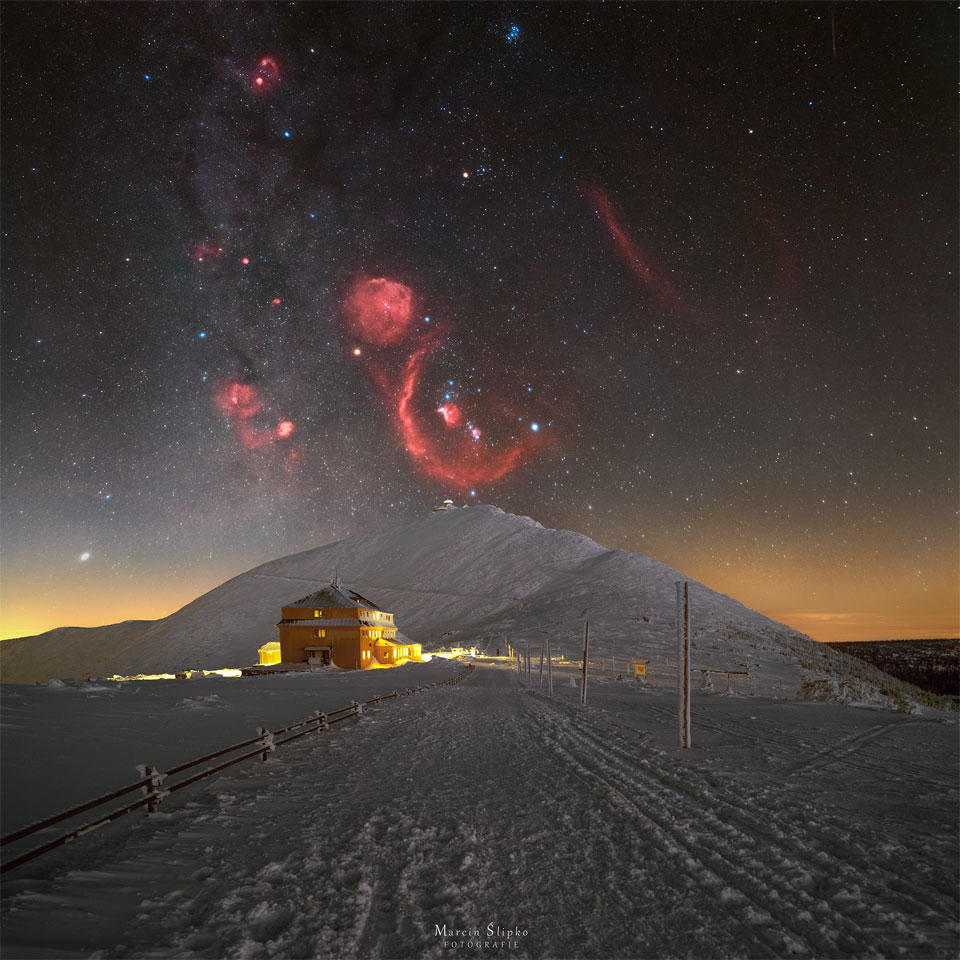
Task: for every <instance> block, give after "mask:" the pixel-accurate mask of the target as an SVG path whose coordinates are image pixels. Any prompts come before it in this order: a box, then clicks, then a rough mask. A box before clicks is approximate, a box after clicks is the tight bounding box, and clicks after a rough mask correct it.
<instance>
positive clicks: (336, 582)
mask: <svg viewBox="0 0 960 960" xmlns="http://www.w3.org/2000/svg"><path fill="white" fill-rule="evenodd" d="M333 585H334V586H335V587H336V588H337V589H338V590H339V589H340V567H339V566H338V567H337V569H336V572H335V573H334V575H333Z"/></svg>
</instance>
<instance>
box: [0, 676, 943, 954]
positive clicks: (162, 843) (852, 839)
mask: <svg viewBox="0 0 960 960" xmlns="http://www.w3.org/2000/svg"><path fill="white" fill-rule="evenodd" d="M557 693H558V699H557V700H555V701H550V700H548V699H547V698H546V697H544V696H542V695H541V694H539V693H538V692H536V691H533V690H527V689H525V688H524V687H523V686H521V685H520V684H518V682H517V679H516V675H515V674H512V673H510V672H508V671H507V670H505V669H498V668H492V667H486V668H480V669H478V670H477V671H475V673H474V674H473V676H472V677H470V678H469V679H468V680H467V681H465V682H464V683H462V684H460V685H459V686H455V687H442V688H439V689H436V690H433V691H429V692H427V693H424V694H420V695H417V696H413V697H409V698H405V699H402V700H399V701H394V702H391V703H387V704H384V705H382V706H380V707H378V708H377V709H375V710H371V711H370V712H368V713H367V714H366V715H365V716H364V717H363V718H361V719H360V720H359V721H358V722H356V723H354V722H349V723H345V724H342V725H340V727H338V728H337V729H336V730H334V731H331V732H330V733H328V734H324V735H322V736H320V737H316V738H306V739H305V740H303V741H299V742H298V744H297V745H296V746H291V747H285V748H283V749H281V750H280V751H278V752H277V753H276V754H275V755H274V756H273V757H272V758H271V760H270V761H269V762H268V763H267V764H259V763H251V764H248V765H244V766H241V767H238V768H234V771H231V773H230V774H229V775H223V776H221V777H220V778H219V779H217V780H215V781H210V782H209V784H210V785H209V786H204V787H203V788H199V789H197V790H196V791H194V792H191V791H186V792H185V793H182V794H179V795H178V799H177V800H172V799H171V801H169V802H168V804H167V805H166V806H165V807H162V808H161V812H160V813H159V814H156V815H153V816H150V817H136V818H130V819H129V820H128V821H127V824H126V826H125V827H123V828H111V830H110V831H104V832H103V833H102V834H93V835H91V836H89V837H84V838H82V839H81V840H80V841H77V843H76V844H75V845H73V846H72V848H71V849H70V850H68V851H65V852H64V853H62V854H60V855H58V856H60V858H61V859H60V861H59V864H60V865H59V868H58V871H57V875H55V874H54V873H53V872H52V871H49V870H46V868H44V867H40V866H37V867H35V868H31V867H29V866H28V867H25V868H22V872H15V874H14V876H13V879H11V880H10V881H8V882H7V884H6V898H5V904H4V911H5V913H4V955H5V956H8V957H18V958H30V957H41V956H42V957H51V956H56V957H80V956H90V955H91V954H94V953H96V955H97V956H102V957H123V956H134V957H284V958H285V957H290V958H294V957H472V956H502V955H508V956H516V957H706V958H709V957H733V956H737V957H786V956H798V957H803V956H806V957H898V956H900V957H909V958H913V957H952V956H954V955H955V954H956V950H957V914H958V910H957V886H956V884H957V856H956V846H957V845H956V834H957V828H956V809H957V808H956V802H957V797H956V770H955V768H951V767H950V766H949V764H945V763H944V759H948V760H949V762H950V764H955V754H956V751H955V750H953V751H951V750H950V748H949V744H950V743H951V742H953V741H955V739H956V727H955V726H953V725H949V724H943V723H938V722H934V721H931V720H924V719H918V718H909V717H898V716H896V715H893V714H889V713H880V712H876V711H859V712H858V711H856V710H851V708H842V707H834V706H832V705H820V704H789V705H780V706H777V705H773V706H771V707H769V710H770V717H775V716H781V717H782V716H784V714H783V711H784V709H786V710H794V711H795V714H796V715H795V716H793V715H788V716H787V719H786V720H785V721H784V722H783V723H782V726H781V727H777V726H776V725H775V724H774V723H773V722H770V723H767V724H766V725H765V727H764V733H763V735H762V736H761V734H760V726H759V724H760V723H761V722H763V718H762V717H761V714H760V712H759V711H761V710H762V709H763V707H764V704H763V703H762V702H760V701H756V702H754V701H746V700H736V699H727V698H723V697H710V698H703V699H702V701H698V703H697V704H696V705H695V724H694V729H695V735H697V736H698V737H699V739H698V741H696V742H695V745H698V744H699V745H700V746H699V750H692V751H688V752H686V753H685V754H681V752H680V751H678V750H676V749H673V748H672V747H671V746H670V741H671V736H672V734H673V723H674V720H673V712H672V709H671V700H670V698H669V697H667V696H665V695H662V694H657V693H655V692H653V691H651V690H647V691H643V690H642V689H641V688H640V687H639V686H637V685H634V684H613V683H610V684H606V685H604V684H598V685H597V686H596V687H595V688H592V689H591V691H590V694H591V697H590V700H591V702H590V703H588V705H587V707H586V708H582V707H580V706H579V704H577V703H576V702H575V698H576V695H577V693H578V692H577V691H576V689H575V688H574V687H572V686H571V685H570V684H569V681H568V680H566V679H564V680H563V681H560V679H559V678H558V684H557ZM770 703H772V702H770ZM844 710H846V711H847V713H846V714H845V715H844V717H845V718H847V717H849V718H850V719H844V721H843V722H844V723H845V724H847V726H846V727H845V728H844V729H843V731H842V733H839V732H838V727H837V723H838V722H839V721H837V719H836V717H839V716H841V714H839V713H836V712H837V711H844ZM951 738H952V740H951ZM718 758H725V759H718ZM938 758H939V759H938ZM898 761H902V764H904V765H905V766H900V765H898ZM897 770H899V771H900V773H899V774H898V773H896V772H892V771H897ZM898 776H899V778H900V779H899V780H898V779H897V778H898ZM901 789H902V790H904V791H910V795H909V796H906V797H904V798H903V800H904V801H905V803H904V804H903V805H898V803H897V802H896V796H894V795H893V794H898V793H899V792H900V790H901ZM884 790H888V791H892V794H891V796H890V797H889V802H887V800H886V799H885V797H884V796H882V793H883V791H884ZM179 798H185V799H179ZM877 804H879V805H880V806H881V807H882V811H881V812H880V813H877V810H876V805H877ZM867 808H869V809H870V810H871V811H872V812H870V813H869V814H868V812H867ZM906 811H913V819H910V816H911V815H910V814H909V813H907V812H906ZM907 820H909V822H906V821H907ZM52 909H55V910H56V913H57V916H58V918H59V923H58V925H57V926H56V927H52V926H51V925H50V924H49V923H44V922H43V917H45V916H47V917H49V916H50V915H51V910H52ZM444 925H445V931H446V935H445V931H444ZM438 928H439V929H438ZM454 931H461V932H460V933H455V932H454ZM475 931H479V935H478V934H477V933H475ZM491 931H492V932H491ZM509 931H517V932H516V933H513V934H510V933H509ZM478 941H479V943H480V946H479V947H478V946H477V942H478Z"/></svg>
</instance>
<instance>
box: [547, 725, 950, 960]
mask: <svg viewBox="0 0 960 960" xmlns="http://www.w3.org/2000/svg"><path fill="white" fill-rule="evenodd" d="M544 714H545V716H546V717H547V718H549V719H548V721H547V722H548V723H549V724H550V725H551V726H552V731H551V735H550V736H546V737H545V739H544V743H545V745H546V746H547V747H548V749H552V750H553V751H554V752H555V753H557V754H558V755H559V756H560V757H561V760H562V761H563V762H565V763H568V764H570V765H571V766H572V767H574V768H575V769H578V770H579V771H580V772H581V774H582V776H583V777H584V779H585V780H586V782H588V783H590V782H591V781H593V780H599V781H601V782H603V783H606V784H607V785H609V788H610V792H611V796H613V797H615V798H617V800H618V801H619V803H620V805H621V806H623V807H624V808H625V809H627V810H631V809H632V810H633V811H634V812H635V813H636V815H637V816H638V817H639V818H640V819H641V820H642V821H643V820H645V821H647V822H649V823H651V824H652V825H653V826H654V827H655V828H656V829H658V830H659V831H661V832H662V834H663V836H664V837H665V839H666V843H667V845H668V846H667V850H668V852H669V853H671V854H673V855H674V857H675V858H677V859H680V858H684V859H685V865H686V866H687V867H689V868H691V869H694V870H696V869H697V864H698V860H702V861H703V864H704V865H705V867H706V869H707V871H708V874H707V876H706V877H705V878H704V879H705V881H706V883H707V885H708V886H715V885H716V884H715V883H714V881H713V878H712V877H710V875H709V874H710V873H711V872H712V873H713V874H714V876H715V877H716V878H718V879H719V880H721V881H723V882H725V883H726V884H727V886H728V888H730V889H733V890H734V891H735V892H739V893H741V894H743V895H744V896H745V897H747V898H749V899H750V900H751V901H752V902H753V904H754V906H753V908H752V909H753V910H754V911H759V914H757V913H755V914H754V920H758V919H759V920H763V919H765V918H764V917H763V914H764V913H768V914H769V915H770V916H771V917H772V918H773V919H774V920H776V921H777V922H778V923H780V924H781V925H782V927H783V929H784V930H785V931H786V932H785V933H784V935H783V940H782V942H780V943H770V942H764V941H761V942H760V943H759V944H758V946H759V947H761V948H766V949H768V950H769V949H771V948H772V949H773V950H774V952H776V953H791V952H795V951H797V950H798V949H800V950H810V951H811V952H812V953H813V954H814V955H817V956H843V955H847V954H849V953H850V952H852V951H853V952H856V951H858V950H859V955H874V956H880V955H882V951H880V950H879V949H878V948H877V947H876V946H874V947H871V948H870V950H871V951H872V953H871V954H865V953H864V952H863V950H864V947H863V946H862V940H863V932H864V929H870V930H871V931H878V930H885V931H886V932H887V933H889V934H894V933H896V934H897V935H898V936H897V939H900V940H901V941H903V940H907V941H908V942H907V944H906V945H905V946H906V948H907V949H910V950H916V949H919V950H920V951H921V952H922V951H923V950H929V943H928V942H927V938H926V937H925V936H924V935H923V933H921V935H920V937H919V938H917V937H914V938H913V939H912V940H911V939H910V936H909V933H908V928H907V923H908V922H910V921H914V922H913V923H912V926H914V927H916V923H915V919H916V918H917V917H918V916H919V917H921V918H926V919H927V920H929V921H931V922H930V923H928V924H927V923H925V924H922V926H924V927H927V928H928V929H927V930H926V931H925V932H926V933H927V934H929V935H933V936H937V934H938V933H939V935H940V939H943V921H944V911H943V907H944V904H943V903H939V904H937V905H933V904H931V903H929V902H928V901H927V900H925V899H921V898H919V897H912V896H910V894H909V893H908V892H907V891H904V890H898V891H896V892H895V895H893V896H892V893H893V891H891V890H890V889H888V888H886V887H879V888H878V887H877V885H876V884H872V883H869V887H871V888H872V889H868V888H867V887H868V882H869V871H870V870H871V869H873V870H875V868H876V864H875V861H873V860H871V861H868V860H867V858H866V856H865V853H866V850H865V849H864V848H863V847H862V846H861V847H860V850H859V851H858V850H857V844H856V843H851V842H849V841H844V842H840V843H838V844H837V846H838V849H840V850H842V851H843V852H844V854H845V855H848V856H849V855H851V854H852V855H854V856H857V855H858V853H859V856H860V857H862V859H863V863H862V867H858V866H857V865H855V864H854V865H851V864H849V863H847V862H846V861H845V860H841V859H839V858H838V857H834V856H831V855H830V853H829V851H828V850H827V849H826V848H821V849H819V850H818V849H812V848H811V844H810V842H809V841H810V840H811V839H812V838H811V837H810V836H809V835H805V836H804V838H803V840H801V839H800V837H799V836H796V834H797V823H796V822H794V821H791V820H787V821H784V819H783V818H782V816H778V815H776V814H775V813H774V812H773V811H771V810H769V809H766V810H763V809H761V810H758V811H757V813H758V814H762V816H763V820H760V819H758V818H757V817H755V816H753V815H752V811H750V810H749V807H747V806H745V805H744V804H743V798H734V799H731V798H726V797H723V796H722V795H721V794H719V793H718V785H717V784H716V783H707V782H705V781H703V780H701V782H699V783H697V782H692V781H693V778H697V779H700V778H699V775H698V774H697V773H695V772H693V771H689V772H688V771H684V777H683V778H680V777H678V776H677V775H675V774H674V775H670V774H668V773H667V772H666V769H665V765H666V764H669V762H670V761H669V758H667V757H666V756H663V755H661V757H660V758H659V760H658V763H659V764H660V765H659V766H657V765H655V764H654V763H653V762H647V761H644V760H641V761H639V762H638V760H637V758H636V756H635V752H631V753H627V752H626V751H624V750H620V749H618V748H615V747H611V745H610V743H609V738H607V739H601V735H599V734H597V733H596V732H594V731H591V730H590V729H589V727H588V726H587V724H586V723H583V724H578V725H575V724H574V723H573V721H572V720H571V719H570V718H568V717H565V716H563V715H562V714H560V711H557V710H555V711H549V709H548V710H547V711H544ZM551 714H552V715H551ZM691 801H693V804H694V805H691ZM738 801H739V802H738ZM748 802H749V803H750V804H751V805H752V804H753V802H754V798H753V797H751V798H749V801H748ZM715 806H720V807H721V808H722V809H723V812H724V814H725V816H724V817H723V818H720V817H719V816H717V814H716V811H715ZM833 842H834V843H836V842H837V840H836V838H834V841H833ZM813 846H814V847H815V846H816V844H815V842H814V844H813ZM752 850H753V851H755V852H751V851H752ZM871 852H872V853H875V851H871ZM811 856H813V858H814V860H815V868H816V873H817V875H818V877H820V878H823V880H826V881H827V882H826V884H825V885H824V884H823V882H822V881H821V882H820V883H819V887H820V888H822V889H818V886H817V885H814V886H813V887H812V889H811V890H810V891H808V890H806V889H804V887H805V886H811V883H812V880H813V878H811V877H810V876H809V875H805V871H804V869H803V867H802V866H801V865H802V864H806V863H808V862H809V860H810V858H811ZM744 857H748V858H749V859H747V860H746V862H745V863H744V864H743V865H742V866H741V864H739V863H738V862H737V860H739V859H743V858H744ZM761 857H762V859H761ZM771 859H772V861H773V862H772V864H771V863H770V861H771ZM874 898H876V902H871V901H874ZM882 905H885V906H882ZM936 907H939V909H936ZM891 908H894V909H896V910H897V912H898V913H899V914H900V916H899V917H897V916H892V915H891V913H890V910H891ZM748 909H751V908H748ZM852 918H855V919H852ZM828 922H829V924H831V925H832V927H827V923H828ZM871 939H873V940H874V942H875V943H878V942H883V941H882V940H877V939H876V938H871ZM858 945H859V946H858ZM944 955H945V956H947V955H949V953H946V954H944Z"/></svg>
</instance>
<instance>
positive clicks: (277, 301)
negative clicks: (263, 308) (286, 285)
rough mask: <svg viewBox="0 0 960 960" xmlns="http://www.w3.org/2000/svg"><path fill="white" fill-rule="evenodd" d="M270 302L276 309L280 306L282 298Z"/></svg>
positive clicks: (275, 298)
mask: <svg viewBox="0 0 960 960" xmlns="http://www.w3.org/2000/svg"><path fill="white" fill-rule="evenodd" d="M270 302H271V303H272V304H273V305H274V306H275V307H276V306H279V304H280V298H279V297H274V298H273V299H272V300H271V301H270Z"/></svg>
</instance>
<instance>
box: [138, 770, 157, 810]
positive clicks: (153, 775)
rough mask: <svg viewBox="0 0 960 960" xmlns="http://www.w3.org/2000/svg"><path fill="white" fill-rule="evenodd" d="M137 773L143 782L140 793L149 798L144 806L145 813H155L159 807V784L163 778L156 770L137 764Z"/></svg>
mask: <svg viewBox="0 0 960 960" xmlns="http://www.w3.org/2000/svg"><path fill="white" fill-rule="evenodd" d="M137 771H138V772H139V774H140V776H141V778H142V779H143V780H144V781H145V783H144V785H143V787H141V792H142V793H143V795H144V796H145V797H149V798H150V799H149V800H148V802H147V804H146V810H147V813H156V812H157V807H159V806H160V799H161V797H160V790H159V787H160V783H161V782H162V780H163V777H162V776H161V775H160V774H159V773H158V772H157V770H156V768H154V767H151V766H150V765H149V764H147V763H145V764H142V765H141V764H138V765H137Z"/></svg>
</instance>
